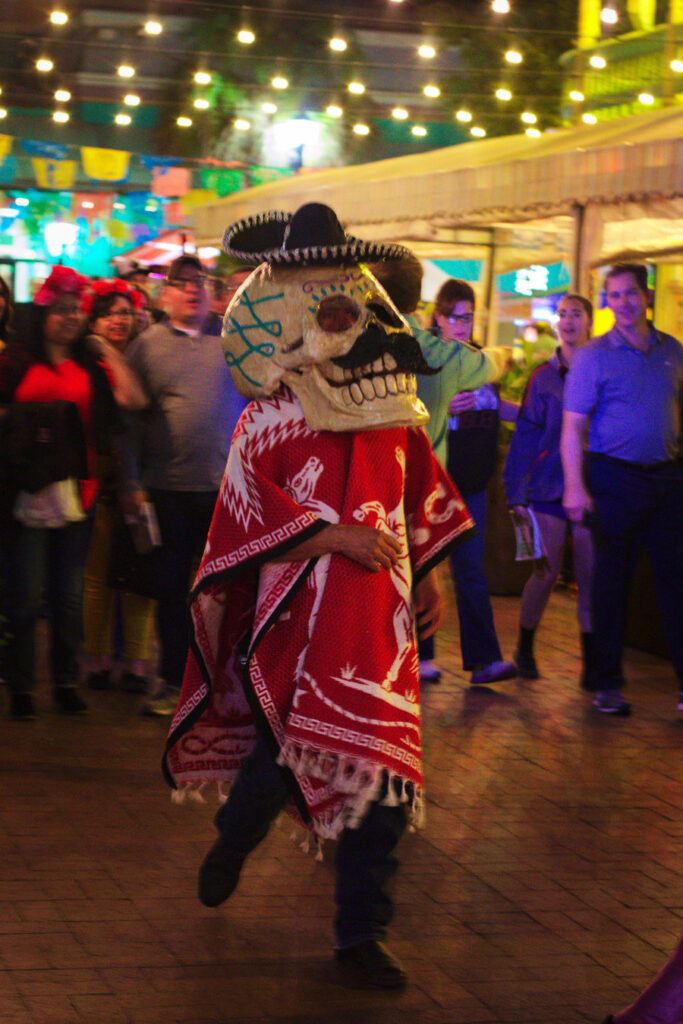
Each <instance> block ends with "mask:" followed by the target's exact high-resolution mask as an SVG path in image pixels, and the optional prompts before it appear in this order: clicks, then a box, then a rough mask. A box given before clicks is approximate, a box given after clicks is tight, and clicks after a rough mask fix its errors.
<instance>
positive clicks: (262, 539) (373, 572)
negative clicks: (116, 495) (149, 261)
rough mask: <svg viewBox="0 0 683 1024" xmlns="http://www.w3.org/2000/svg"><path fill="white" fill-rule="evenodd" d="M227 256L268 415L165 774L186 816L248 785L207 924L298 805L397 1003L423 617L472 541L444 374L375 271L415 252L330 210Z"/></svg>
mask: <svg viewBox="0 0 683 1024" xmlns="http://www.w3.org/2000/svg"><path fill="white" fill-rule="evenodd" d="M224 248H225V250H226V252H227V253H228V254H229V255H231V256H234V257H236V258H238V259H241V260H248V259H249V260H251V261H252V262H257V263H259V264H260V265H259V266H258V268H257V269H256V270H255V271H254V272H253V273H252V275H251V276H250V277H249V278H248V279H247V280H246V281H245V282H244V284H243V285H242V286H241V287H240V289H239V290H238V292H237V294H236V295H235V297H234V298H233V300H232V302H231V303H230V305H229V307H228V309H227V311H226V315H225V321H224V326H223V344H224V349H225V354H226V360H227V362H228V365H229V366H230V368H231V371H232V374H233V377H234V380H235V384H236V386H237V388H238V389H239V390H240V392H241V393H242V394H243V395H245V396H246V397H250V398H252V401H251V402H250V404H249V405H248V406H247V408H246V409H245V411H244V412H243V414H242V417H241V419H240V421H239V423H238V425H237V428H236V431H235V434H234V437H233V443H232V446H231V449H230V455H229V458H228V463H227V467H226V471H225V475H224V477H223V482H222V485H221V490H220V494H219V498H218V502H217V504H216V510H215V512H214V517H213V522H212V525H211V529H210V531H209V536H208V540H207V544H206V548H205V551H204V556H203V559H202V562H201V565H200V567H199V570H198V574H197V577H196V581H195V585H194V588H193V591H192V595H191V599H192V604H191V614H192V623H193V628H194V637H193V640H192V643H191V652H190V656H189V658H188V662H187V667H186V671H185V678H184V682H183V689H182V693H181V697H180V702H179V704H178V708H177V710H176V714H175V716H174V719H173V722H172V725H171V731H170V735H169V738H168V742H167V749H166V755H165V762H164V763H165V770H166V773H167V778H168V780H169V782H170V783H171V784H172V785H173V786H174V787H176V788H177V793H176V798H177V799H178V800H179V801H182V800H183V799H185V798H188V797H191V796H192V794H193V792H194V791H195V790H196V788H197V787H198V786H201V785H203V784H204V783H206V782H207V781H213V780H215V781H217V782H219V783H220V782H222V781H229V782H232V788H231V791H230V795H229V797H228V799H227V801H226V802H225V803H224V804H223V806H222V807H221V809H220V810H219V812H218V814H217V817H216V825H217V828H218V831H219V838H218V840H217V841H216V843H215V844H214V846H213V847H212V849H211V850H210V851H209V853H208V855H207V857H206V859H205V860H204V863H203V864H202V867H201V870H200V875H199V898H200V900H201V901H202V902H203V903H204V904H205V905H207V906H218V905H219V904H221V903H222V902H224V901H225V900H226V899H227V898H228V897H229V896H230V895H231V893H232V892H233V890H234V889H235V887H236V885H237V883H238V880H239V874H240V869H241V867H242V864H243V862H244V860H245V858H246V857H247V855H248V854H249V853H250V852H251V851H252V850H253V849H254V848H255V847H256V846H257V845H258V843H259V842H260V841H261V840H262V839H263V838H264V836H265V835H266V833H267V831H268V828H269V826H270V824H271V822H272V821H273V819H274V818H275V817H276V816H277V814H278V813H279V812H280V811H281V810H282V809H283V808H284V807H285V806H286V807H287V809H288V810H290V811H291V813H292V814H293V815H294V816H295V817H296V818H298V820H299V821H300V822H301V823H302V824H303V825H304V826H306V827H307V828H308V829H309V830H311V831H312V832H313V833H314V834H315V835H316V836H317V837H319V838H321V839H322V838H333V839H338V840H339V843H338V847H337V858H336V867H337V883H336V902H337V914H336V919H335V932H336V957H337V960H338V961H339V963H340V965H341V967H342V970H343V971H345V972H348V973H351V974H352V976H353V977H360V979H361V980H363V981H364V982H365V983H370V984H372V985H376V986H379V987H385V988H394V987H400V986H402V985H404V984H405V982H406V973H405V971H404V969H403V967H402V966H401V965H400V963H399V962H398V960H397V959H396V958H395V957H394V956H393V954H392V953H391V952H390V950H389V949H388V948H387V946H386V945H385V944H384V938H385V934H386V929H387V926H388V924H389V922H390V920H391V917H392V910H393V908H392V902H391V898H390V896H389V893H388V891H387V887H388V883H389V881H390V879H391V877H392V875H393V874H394V872H395V870H396V866H397V860H396V855H395V848H396V845H397V843H398V841H399V839H400V836H401V834H402V832H403V830H404V829H405V827H406V824H407V822H408V820H409V819H412V820H413V821H414V822H415V824H418V825H419V824H421V819H422V815H423V805H424V793H423V784H422V773H421V747H420V713H419V678H418V667H417V651H416V644H415V636H414V633H415V619H417V625H418V629H419V630H420V631H421V633H422V634H423V635H428V634H429V633H431V632H433V631H434V630H435V629H436V627H437V626H438V624H439V621H440V617H441V596H440V593H439V589H438V587H437V585H436V582H435V579H434V574H433V571H432V570H433V567H434V566H435V564H436V563H437V562H438V561H439V560H440V559H442V558H443V557H444V556H445V555H446V554H447V552H448V551H449V550H450V548H451V547H452V546H453V545H454V544H456V543H458V542H459V541H461V540H462V539H463V538H465V537H466V536H467V535H468V534H469V532H470V530H471V528H472V522H471V519H470V517H469V514H468V512H467V509H466V507H465V505H464V504H463V502H462V500H461V498H460V496H459V494H458V492H457V490H456V488H455V487H454V486H453V484H452V483H451V481H450V480H449V478H448V476H447V475H446V473H445V472H444V471H443V469H442V468H441V467H440V465H439V464H438V462H437V461H436V459H435V458H434V457H433V455H432V452H431V448H430V444H429V441H428V439H427V436H426V434H425V432H424V431H423V430H422V429H421V425H422V424H423V423H424V422H426V420H427V416H428V414H427V411H426V409H425V407H424V406H423V405H422V403H421V402H420V400H419V399H418V398H417V395H416V381H415V371H419V372H433V371H430V370H429V367H428V366H427V364H426V363H425V362H424V360H423V359H422V356H421V353H420V350H419V346H418V345H417V342H416V341H415V340H414V339H413V338H412V336H411V334H410V331H409V329H408V325H407V324H406V322H405V321H404V320H403V318H402V317H401V316H400V315H399V313H398V312H397V310H396V308H395V307H394V306H393V304H392V303H391V301H390V299H389V298H388V296H387V294H386V292H384V290H383V289H382V287H381V286H380V285H379V284H378V282H377V281H376V280H375V278H374V277H373V276H372V274H371V273H370V271H369V270H368V268H367V266H366V265H365V263H364V262H362V261H365V260H369V261H375V260H378V259H383V258H401V257H403V256H404V255H405V254H406V252H407V250H405V249H403V247H401V246H395V245H380V244H376V243H365V242H361V241H359V240H357V239H354V238H352V237H349V236H346V235H345V234H344V231H343V229H342V227H341V225H340V224H339V221H338V220H337V218H336V215H335V214H334V212H333V211H332V210H331V209H330V208H329V207H326V206H323V205H321V204H316V203H312V204H307V205H306V206H303V207H302V208H301V209H300V210H298V211H297V213H295V214H294V215H293V216H291V215H288V214H280V213H272V214H266V215H263V216H259V217H256V218H252V219H249V220H247V221H242V222H240V223H238V224H236V225H234V226H233V227H231V228H229V229H228V231H227V232H226V234H225V239H224Z"/></svg>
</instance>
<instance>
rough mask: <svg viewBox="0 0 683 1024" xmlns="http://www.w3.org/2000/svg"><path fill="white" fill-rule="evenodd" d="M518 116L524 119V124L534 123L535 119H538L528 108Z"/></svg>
mask: <svg viewBox="0 0 683 1024" xmlns="http://www.w3.org/2000/svg"><path fill="white" fill-rule="evenodd" d="M520 117H521V119H522V121H524V124H536V121H537V120H538V118H537V117H536V115H535V114H532V113H531V111H530V110H525V111H524V113H523V114H520Z"/></svg>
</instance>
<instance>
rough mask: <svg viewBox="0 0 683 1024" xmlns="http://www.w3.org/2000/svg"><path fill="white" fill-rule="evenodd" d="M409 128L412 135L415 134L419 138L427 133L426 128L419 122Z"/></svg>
mask: <svg viewBox="0 0 683 1024" xmlns="http://www.w3.org/2000/svg"><path fill="white" fill-rule="evenodd" d="M410 130H411V132H412V134H413V135H417V136H419V137H420V138H424V136H425V135H426V134H427V129H426V128H424V127H423V126H422V125H421V124H414V125H413V127H412V128H411V129H410Z"/></svg>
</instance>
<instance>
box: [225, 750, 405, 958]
mask: <svg viewBox="0 0 683 1024" xmlns="http://www.w3.org/2000/svg"><path fill="white" fill-rule="evenodd" d="M288 798H289V789H288V786H287V782H286V776H285V772H284V771H283V770H282V769H281V768H279V767H278V765H277V764H276V763H275V761H274V760H273V757H272V755H271V754H270V752H269V750H268V748H267V746H266V744H265V743H264V742H263V741H262V740H259V741H258V742H257V743H256V746H255V747H254V749H253V751H252V752H251V754H250V755H249V757H248V758H247V759H246V760H245V761H244V763H243V765H242V768H241V770H240V773H239V775H238V776H237V778H236V779H235V782H234V784H233V786H232V789H231V790H230V795H229V797H228V799H227V801H226V803H225V804H223V806H222V807H221V809H220V810H219V812H218V814H217V815H216V827H217V828H218V831H219V832H220V833H221V836H222V838H223V841H224V843H225V844H226V846H227V847H228V850H229V856H231V857H234V858H236V859H242V858H244V857H246V856H247V855H248V854H249V853H250V852H251V851H252V850H253V849H254V848H255V847H256V846H258V844H259V843H260V842H261V840H262V839H263V838H264V837H265V836H266V834H267V832H268V829H269V828H270V824H271V822H272V821H273V820H274V819H275V818H276V817H277V815H278V814H279V813H280V811H281V810H282V809H283V807H284V806H285V804H286V803H287V800H288ZM406 820H407V815H406V808H405V804H400V805H398V806H397V807H385V806H382V805H381V804H379V803H374V804H372V805H371V807H370V809H369V811H368V813H367V814H366V816H365V818H364V819H363V821H362V822H361V824H360V826H359V827H358V828H357V829H350V828H348V829H345V830H344V831H343V832H342V834H341V836H340V839H339V842H338V845H337V860H336V867H337V884H336V889H335V899H336V902H337V915H336V918H335V933H336V937H337V944H338V945H339V946H340V947H344V946H352V945H354V944H355V943H357V942H362V941H363V940H364V939H383V938H384V935H385V932H386V928H387V925H388V924H389V923H390V921H391V919H392V917H393V911H394V906H393V902H392V900H391V896H390V895H389V892H388V885H389V882H390V880H391V878H392V877H393V875H394V874H395V872H396V868H397V867H398V858H397V857H396V853H395V850H396V846H397V845H398V842H399V839H400V838H401V836H402V835H403V832H404V830H405V827H406Z"/></svg>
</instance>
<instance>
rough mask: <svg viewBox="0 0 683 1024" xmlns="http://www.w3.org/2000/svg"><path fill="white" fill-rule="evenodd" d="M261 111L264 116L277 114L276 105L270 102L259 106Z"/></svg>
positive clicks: (267, 101)
mask: <svg viewBox="0 0 683 1024" xmlns="http://www.w3.org/2000/svg"><path fill="white" fill-rule="evenodd" d="M261 110H262V111H263V113H264V114H277V103H271V102H270V100H266V102H265V103H262V104H261Z"/></svg>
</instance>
